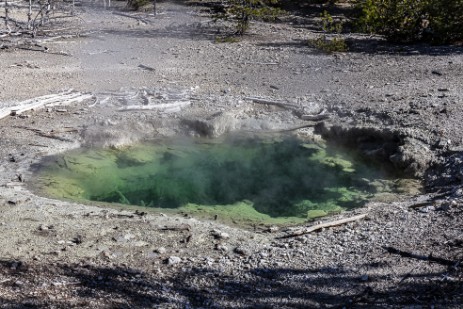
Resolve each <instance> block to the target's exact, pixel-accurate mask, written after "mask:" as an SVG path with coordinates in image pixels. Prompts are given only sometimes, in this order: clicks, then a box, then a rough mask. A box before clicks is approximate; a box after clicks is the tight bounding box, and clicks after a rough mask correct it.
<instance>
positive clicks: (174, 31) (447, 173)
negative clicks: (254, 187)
mask: <svg viewBox="0 0 463 309" xmlns="http://www.w3.org/2000/svg"><path fill="white" fill-rule="evenodd" d="M117 12H119V10H117V9H114V10H103V9H101V8H97V7H93V8H92V7H83V8H81V13H80V18H79V19H78V20H76V21H75V22H76V27H79V28H80V31H81V33H82V34H85V35H81V36H80V37H78V38H72V39H67V40H57V41H49V42H46V43H44V42H40V45H46V46H47V47H48V52H47V53H44V52H42V51H40V50H41V49H40V48H34V49H35V50H30V49H19V48H10V49H6V50H3V51H2V52H1V53H0V57H1V61H0V68H1V72H2V74H0V102H1V104H2V106H1V107H7V106H12V105H16V104H18V102H20V101H22V100H26V99H30V98H34V97H38V96H42V95H47V94H50V93H59V92H60V91H63V90H65V89H69V88H72V89H75V90H76V91H80V92H84V93H91V94H92V95H94V98H93V99H91V100H87V101H84V102H82V103H80V104H73V105H68V106H58V107H54V108H44V109H39V110H36V111H29V112H26V113H23V114H21V115H18V116H8V117H6V118H4V119H2V120H1V122H0V130H1V134H2V138H1V140H0V143H1V149H0V157H1V158H2V161H1V164H0V171H1V173H0V208H1V210H2V211H1V212H0V245H1V248H2V249H1V250H0V252H1V254H0V259H1V260H0V307H2V308H69V307H71V308H271V307H273V308H312V307H314V308H319V307H320V308H338V307H339V308H351V307H352V308H385V307H387V308H389V307H391V308H428V307H433V308H460V307H461V304H462V303H463V300H462V295H463V286H462V272H461V265H460V262H461V260H462V252H463V229H462V226H463V225H462V209H463V208H462V203H463V189H461V186H462V179H463V178H461V177H462V176H461V170H462V165H463V154H462V150H463V148H462V146H463V145H462V143H463V128H462V125H463V124H462V121H461V120H462V119H463V117H462V108H461V105H462V103H463V92H462V90H461V83H462V81H463V57H462V49H461V47H429V46H413V47H404V46H390V45H388V44H385V43H384V42H382V41H381V40H380V39H375V38H370V37H363V36H357V35H349V36H348V37H347V40H348V42H349V43H350V44H351V52H349V53H341V54H334V55H327V54H323V53H321V52H319V51H317V50H314V49H312V48H309V47H308V46H307V45H306V44H305V43H304V42H305V41H307V40H308V39H310V38H314V37H316V36H317V35H318V33H316V32H314V31H313V30H310V29H309V27H306V26H305V25H304V24H300V23H290V22H285V23H278V24H261V23H254V24H253V25H252V28H251V33H250V35H249V36H247V37H245V38H244V39H243V40H242V41H241V42H238V43H233V44H229V43H223V44H217V43H215V42H214V38H215V36H216V35H217V31H218V27H220V25H214V24H211V23H209V19H208V17H207V15H206V14H205V13H204V12H203V11H202V10H201V8H200V7H192V6H182V5H178V4H172V3H171V4H169V3H162V4H161V5H160V12H161V14H159V16H158V17H156V18H152V17H150V16H147V15H146V14H141V13H140V14H136V17H137V18H131V17H126V16H122V15H117V14H115V13H117ZM125 13H127V12H125ZM249 97H264V98H266V99H267V100H271V101H278V102H285V103H286V106H285V107H284V108H280V107H276V106H270V105H264V104H258V103H255V102H254V103H253V101H252V100H251V99H250V98H249ZM143 100H148V101H150V100H152V101H153V102H155V103H161V104H166V103H169V102H170V103H171V102H172V101H189V102H190V103H191V104H189V105H188V106H187V107H181V108H175V109H172V110H168V109H162V110H161V109H158V110H142V111H123V112H122V111H119V110H118V109H119V108H126V107H127V105H130V104H139V103H140V102H143ZM150 102H151V101H150ZM290 104H291V105H290ZM321 110H325V112H326V114H328V115H329V116H330V118H328V119H324V120H323V121H317V123H314V122H310V121H306V120H304V119H307V118H304V116H303V115H306V114H314V113H317V112H319V111H321ZM309 118H310V117H309ZM299 126H308V127H306V128H304V129H301V130H293V131H294V132H295V133H297V134H301V135H305V136H311V137H313V138H321V137H323V138H325V139H327V140H331V141H334V142H342V143H344V144H347V145H348V146H349V147H351V148H353V149H356V150H358V151H360V153H362V154H363V155H365V156H367V157H370V158H371V159H373V160H380V161H381V162H389V163H388V164H392V165H395V166H396V167H397V168H400V169H403V170H404V171H406V173H408V174H409V175H411V176H416V177H419V178H420V179H421V180H423V182H424V184H425V187H426V192H423V193H421V194H416V195H414V196H405V195H404V196H395V197H394V198H393V199H390V200H378V201H374V202H373V201H372V202H370V203H369V204H368V205H366V206H365V207H364V208H362V209H358V210H355V211H353V212H348V213H344V214H341V215H337V216H334V217H330V218H326V219H323V220H321V221H323V222H324V221H332V220H336V219H341V218H346V217H351V216H354V215H358V214H367V216H366V218H364V219H362V220H358V221H355V222H351V223H348V224H345V225H340V226H336V227H332V228H325V229H322V230H319V231H317V232H315V233H310V234H303V235H300V236H296V237H288V238H282V237H283V236H285V235H288V234H290V233H294V232H295V231H297V230H300V229H301V228H302V227H292V228H288V229H284V228H283V229H273V228H271V227H267V226H257V227H254V229H243V228H238V227H236V226H230V225H225V224H223V223H220V222H218V221H214V220H212V218H211V219H207V218H206V219H198V218H191V217H189V216H179V215H171V214H160V213H152V212H148V213H145V212H144V211H140V210H136V209H133V208H127V207H125V208H121V207H117V206H109V205H103V206H101V205H83V204H77V203H74V202H67V201H58V200H54V199H50V198H46V197H42V196H38V195H37V194H36V193H35V192H36V191H35V189H34V178H33V174H32V169H31V165H32V166H34V164H35V163H37V162H38V161H39V160H40V159H41V158H42V157H44V156H47V155H50V154H55V153H58V152H61V151H64V150H67V149H71V148H75V147H79V145H98V146H119V145H124V144H127V143H131V142H136V141H139V140H143V139H148V138H153V137H158V136H173V135H177V134H189V135H208V136H217V135H221V134H224V133H227V132H230V131H238V130H247V131H249V130H251V131H275V130H287V129H293V128H295V127H299ZM384 164H386V163H384Z"/></svg>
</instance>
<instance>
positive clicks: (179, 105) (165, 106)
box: [118, 101, 191, 112]
mask: <svg viewBox="0 0 463 309" xmlns="http://www.w3.org/2000/svg"><path fill="white" fill-rule="evenodd" d="M189 105H191V102H190V101H177V102H172V103H164V104H151V105H127V106H124V107H121V108H119V109H118V111H120V112H127V111H143V110H160V109H174V108H182V107H186V106H189Z"/></svg>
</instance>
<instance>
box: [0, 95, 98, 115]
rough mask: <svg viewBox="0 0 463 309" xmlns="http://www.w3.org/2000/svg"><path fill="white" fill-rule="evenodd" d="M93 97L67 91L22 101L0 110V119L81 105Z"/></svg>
mask: <svg viewBox="0 0 463 309" xmlns="http://www.w3.org/2000/svg"><path fill="white" fill-rule="evenodd" d="M91 97H92V95H90V94H82V93H80V92H72V91H66V92H63V93H61V94H50V95H45V96H41V97H37V98H33V99H29V100H25V101H22V102H20V103H18V104H17V105H15V106H12V107H6V108H2V109H0V119H2V118H5V117H6V116H9V115H19V114H22V113H24V112H27V111H29V110H36V109H40V108H43V107H51V106H57V105H69V104H71V103H80V102H82V101H84V100H87V99H90V98H91Z"/></svg>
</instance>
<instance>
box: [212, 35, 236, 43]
mask: <svg viewBox="0 0 463 309" xmlns="http://www.w3.org/2000/svg"><path fill="white" fill-rule="evenodd" d="M239 41H240V39H239V38H238V37H237V36H233V35H229V36H217V37H215V42H216V43H237V42H239Z"/></svg>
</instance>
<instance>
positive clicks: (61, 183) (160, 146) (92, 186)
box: [38, 136, 384, 223]
mask: <svg viewBox="0 0 463 309" xmlns="http://www.w3.org/2000/svg"><path fill="white" fill-rule="evenodd" d="M38 175H39V184H40V185H39V186H40V188H41V190H42V191H43V192H45V193H46V194H47V195H50V196H53V197H57V198H65V199H73V200H79V201H81V200H91V201H99V202H110V203H120V204H130V205H139V206H145V207H153V208H163V209H166V208H168V209H180V210H182V211H187V212H191V213H197V212H200V213H201V212H202V213H207V214H214V213H215V214H216V215H217V214H219V215H221V216H231V217H233V216H238V217H240V218H241V219H244V220H256V221H264V222H274V223H279V222H281V223H283V222H286V221H292V222H297V221H303V220H307V219H311V218H314V217H318V216H323V215H327V214H330V213H333V212H340V211H342V210H345V209H351V208H353V207H358V206H361V205H363V204H364V203H365V201H366V200H367V199H368V198H369V197H371V196H372V194H374V193H376V192H377V191H378V186H377V185H374V184H375V183H377V182H378V180H377V179H381V178H383V177H384V175H382V173H381V172H380V171H378V170H375V169H373V168H371V167H368V166H367V165H365V164H363V163H361V162H358V161H353V160H352V158H350V157H349V156H348V155H346V154H342V153H339V152H338V151H335V150H334V149H331V148H329V147H323V146H320V145H316V144H310V143H305V142H303V141H301V140H299V139H296V138H295V137H291V136H285V137H282V136H279V137H270V138H269V137H243V136H240V137H238V136H229V137H226V138H223V139H222V140H204V139H180V138H178V139H175V140H171V141H157V142H152V143H148V144H143V145H133V146H131V147H127V148H125V149H118V150H114V149H80V150H77V151H71V152H69V153H65V154H63V155H60V156H56V157H52V158H49V159H48V160H46V162H44V163H43V164H42V166H41V168H40V171H39V173H38ZM375 181H376V182H375Z"/></svg>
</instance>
